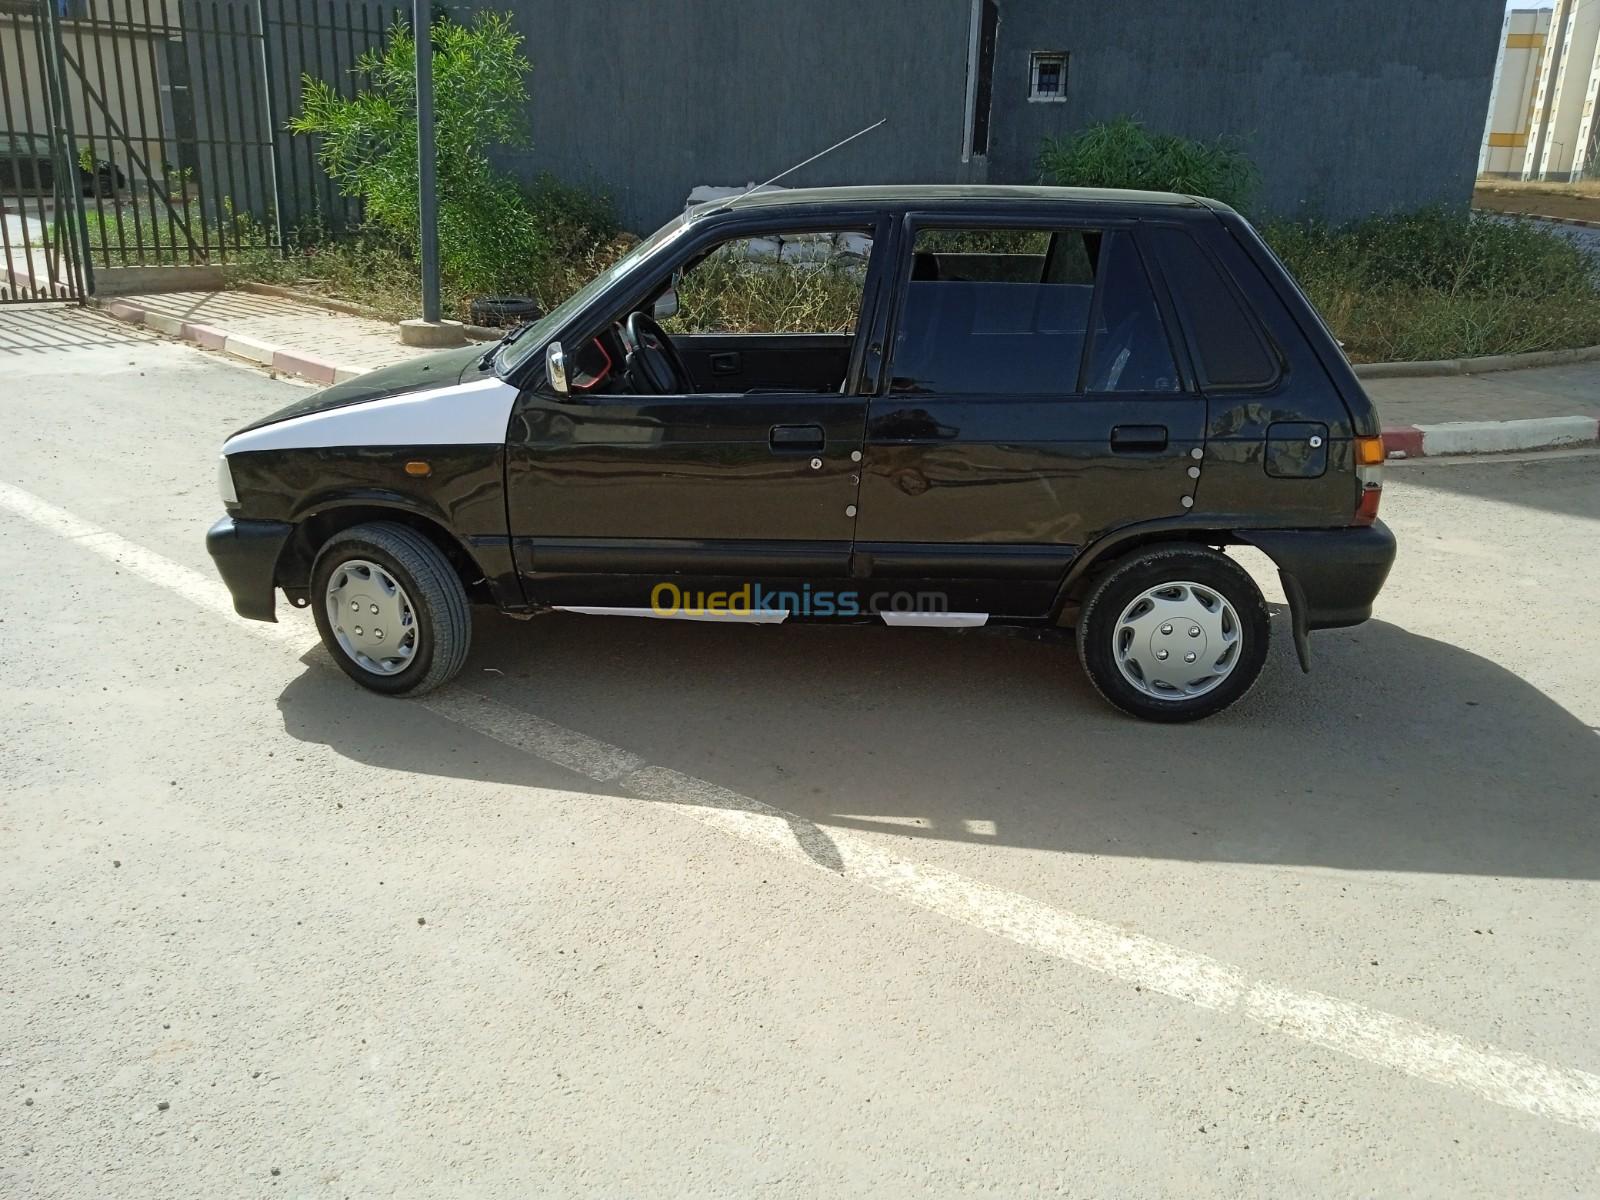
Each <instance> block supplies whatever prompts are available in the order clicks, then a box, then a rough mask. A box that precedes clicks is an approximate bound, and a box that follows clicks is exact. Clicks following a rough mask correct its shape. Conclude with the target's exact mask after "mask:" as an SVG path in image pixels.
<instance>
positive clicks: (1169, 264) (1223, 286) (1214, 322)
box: [1150, 229, 1278, 388]
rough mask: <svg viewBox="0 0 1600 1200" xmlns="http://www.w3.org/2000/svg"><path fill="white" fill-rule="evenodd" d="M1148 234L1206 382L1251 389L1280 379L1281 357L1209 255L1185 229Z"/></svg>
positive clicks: (1208, 384) (1213, 384)
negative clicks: (1157, 254)
mask: <svg viewBox="0 0 1600 1200" xmlns="http://www.w3.org/2000/svg"><path fill="white" fill-rule="evenodd" d="M1150 239H1151V241H1152V243H1153V244H1154V245H1155V246H1156V248H1157V252H1158V253H1159V254H1160V256H1161V266H1162V270H1163V272H1164V273H1165V275H1166V280H1167V287H1168V289H1169V290H1170V291H1171V292H1172V298H1173V300H1174V301H1176V302H1177V305H1178V309H1179V313H1180V316H1181V317H1182V319H1183V323H1184V325H1185V326H1187V328H1188V330H1189V335H1190V337H1191V338H1192V339H1193V342H1194V349H1195V353H1196V355H1197V356H1198V358H1199V362H1198V363H1197V365H1198V367H1199V368H1200V374H1201V377H1202V378H1203V380H1204V382H1205V383H1206V385H1207V386H1208V387H1215V388H1228V387H1241V388H1252V387H1265V386H1267V385H1268V384H1271V383H1273V382H1274V381H1276V380H1277V378H1278V356H1277V355H1276V354H1275V353H1273V351H1272V349H1271V347H1270V346H1269V345H1268V344H1267V342H1266V339H1265V337H1264V335H1263V334H1262V333H1261V331H1260V327H1259V326H1258V325H1257V324H1256V322H1255V320H1254V319H1253V318H1252V317H1251V316H1250V314H1249V312H1248V311H1247V310H1246V308H1245V306H1244V302H1243V301H1242V300H1241V299H1240V298H1239V294H1238V292H1237V291H1236V290H1235V289H1234V287H1233V285H1232V284H1230V283H1229V282H1228V281H1227V280H1226V279H1224V278H1223V276H1222V272H1221V271H1220V270H1218V268H1217V265H1216V263H1214V262H1213V261H1212V260H1211V256H1210V255H1208V254H1207V253H1206V252H1205V251H1204V250H1202V249H1201V248H1200V245H1199V243H1197V242H1196V241H1195V240H1194V238H1192V237H1190V236H1189V235H1188V234H1187V233H1185V232H1184V231H1183V230H1181V229H1153V230H1151V231H1150Z"/></svg>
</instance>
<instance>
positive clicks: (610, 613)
mask: <svg viewBox="0 0 1600 1200" xmlns="http://www.w3.org/2000/svg"><path fill="white" fill-rule="evenodd" d="M551 607H553V608H554V609H555V611H556V612H569V613H582V614H583V615H584V616H586V617H654V618H655V619H656V620H658V621H720V622H723V623H729V624H735V625H778V624H782V623H783V622H784V621H786V620H787V619H788V617H789V610H788V609H786V608H773V609H752V610H750V611H748V612H746V611H736V612H729V611H726V610H723V609H717V610H715V611H713V610H711V609H693V610H690V609H678V610H677V611H676V612H657V611H656V610H655V609H653V608H610V607H606V606H602V605H589V604H556V605H552V606H551Z"/></svg>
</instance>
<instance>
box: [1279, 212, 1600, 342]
mask: <svg viewBox="0 0 1600 1200" xmlns="http://www.w3.org/2000/svg"><path fill="white" fill-rule="evenodd" d="M1262 232H1263V235H1264V236H1265V238H1266V240H1267V242H1268V243H1269V244H1270V245H1271V246H1272V248H1273V250H1274V251H1275V252H1276V253H1277V254H1278V257H1279V258H1281V259H1282V260H1283V262H1284V265H1285V266H1287V267H1288V268H1289V270H1290V272H1291V273H1293V275H1294V276H1295V278H1296V279H1298V280H1299V281H1300V285H1301V287H1303V288H1304V289H1305V291H1306V294H1307V296H1308V297H1310V299H1311V302H1312V303H1313V304H1315V305H1316V306H1317V309H1318V310H1319V311H1320V312H1321V313H1322V315H1323V317H1324V318H1325V319H1326V320H1327V322H1328V324H1329V325H1330V326H1331V327H1332V328H1333V330H1334V333H1335V334H1336V335H1337V336H1338V337H1339V338H1340V340H1342V341H1343V342H1344V343H1345V349H1346V352H1347V353H1348V354H1349V355H1350V356H1351V358H1353V359H1356V360H1357V361H1366V362H1380V361H1404V360H1415V359H1435V358H1457V357H1470V356H1475V355H1480V354H1514V353H1520V352H1523V351H1529V350H1553V349H1565V348H1571V347H1575V346H1589V345H1596V344H1600V283H1597V272H1600V261H1597V260H1596V258H1595V257H1594V256H1593V255H1590V254H1587V253H1586V252H1584V251H1583V250H1582V249H1580V248H1579V247H1578V246H1576V245H1574V244H1573V243H1572V242H1570V241H1568V240H1567V239H1566V238H1564V237H1562V236H1561V235H1560V234H1557V233H1553V232H1551V231H1550V230H1548V229H1544V228H1541V227H1539V226H1537V225H1534V224H1532V223H1529V222H1522V221H1514V220H1504V219H1500V218H1495V217H1489V216H1484V215H1481V214H1475V213H1464V212H1462V213H1457V212H1451V211H1448V210H1444V209H1425V210H1423V211H1421V212H1416V213H1407V214H1401V215H1393V216H1383V217H1372V218H1369V219H1367V220H1364V221H1359V222H1356V223H1354V224H1350V225H1345V226H1330V225H1326V224H1321V223H1314V222H1312V223H1278V224H1272V225H1268V226H1267V227H1266V228H1265V229H1264V230H1263V231H1262Z"/></svg>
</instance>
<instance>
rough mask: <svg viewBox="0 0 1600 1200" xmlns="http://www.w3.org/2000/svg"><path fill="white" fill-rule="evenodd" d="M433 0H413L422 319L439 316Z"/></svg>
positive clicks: (432, 320) (435, 320) (433, 320)
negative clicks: (434, 138)
mask: <svg viewBox="0 0 1600 1200" xmlns="http://www.w3.org/2000/svg"><path fill="white" fill-rule="evenodd" d="M431 9H432V5H431V2H430V0H412V17H411V31H412V34H413V35H414V37H415V40H416V45H417V209H418V214H419V216H420V218H421V221H422V229H421V233H422V319H423V320H424V321H426V322H427V323H428V324H430V325H432V324H437V323H438V320H439V199H438V196H437V195H436V182H435V178H434V147H433V14H432V11H431Z"/></svg>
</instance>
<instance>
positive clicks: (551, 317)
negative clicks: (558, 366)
mask: <svg viewBox="0 0 1600 1200" xmlns="http://www.w3.org/2000/svg"><path fill="white" fill-rule="evenodd" d="M688 228H689V222H688V220H687V219H686V218H684V217H678V218H676V219H674V220H671V221H668V222H667V223H666V224H665V225H663V226H662V227H661V228H660V229H658V230H656V231H655V232H654V233H652V234H651V235H650V236H649V237H647V238H646V239H645V240H644V241H642V242H640V243H639V244H638V245H637V246H635V247H634V248H633V249H632V250H630V251H629V252H628V253H627V254H625V255H623V257H622V258H620V259H618V260H617V261H616V262H615V263H613V264H612V265H611V266H610V267H608V268H606V269H605V270H604V271H602V272H601V273H600V274H598V275H596V276H595V277H594V278H593V279H591V280H590V281H589V282H588V283H587V284H585V285H584V286H583V287H581V288H579V289H578V290H577V291H576V292H574V293H573V294H572V295H571V296H569V297H568V298H567V299H566V300H564V301H562V303H560V304H558V305H557V306H556V307H555V308H553V309H551V310H550V312H548V313H547V314H545V315H544V316H543V317H541V318H540V319H539V321H538V322H537V323H536V324H535V325H534V326H533V327H532V328H531V329H528V330H526V331H524V332H523V333H522V334H520V335H519V336H518V337H517V340H516V341H514V342H512V343H511V344H510V345H508V346H505V347H503V348H502V349H501V350H500V352H499V354H498V355H497V356H496V361H495V366H496V368H497V369H498V371H499V373H500V374H501V375H509V374H511V373H512V372H514V371H515V370H517V368H519V367H520V366H522V364H523V363H525V362H527V361H528V359H529V358H530V357H532V355H533V354H534V352H535V351H536V350H538V349H539V347H540V346H542V345H544V343H545V342H547V341H549V340H550V338H551V337H552V336H554V334H555V333H556V331H557V330H559V329H560V328H561V327H562V326H563V325H565V324H566V323H567V322H568V321H570V320H571V319H572V318H573V317H574V316H575V315H577V313H578V312H579V311H580V310H582V309H583V308H584V306H586V305H587V304H588V303H589V302H590V301H592V300H593V299H594V298H595V297H596V296H598V295H599V294H600V293H601V292H603V291H605V290H606V289H607V288H609V287H610V286H611V285H612V284H614V283H616V282H617V280H619V279H621V278H623V276H625V275H628V274H630V273H631V272H632V271H633V270H634V268H635V267H637V266H638V265H639V264H640V263H642V262H643V261H644V260H645V259H647V258H649V257H650V256H652V255H653V254H655V253H656V251H658V250H660V249H661V248H662V247H664V246H666V245H668V244H669V243H671V242H673V241H675V240H676V239H677V237H678V235H679V234H681V233H683V231H684V230H686V229H688Z"/></svg>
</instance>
